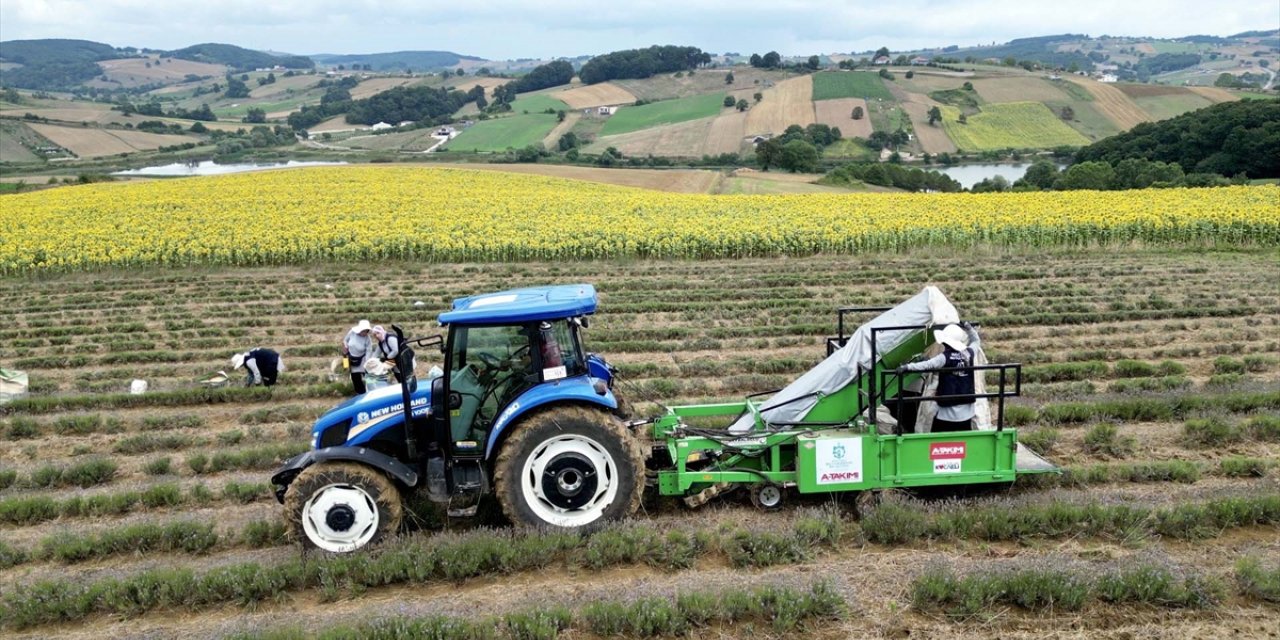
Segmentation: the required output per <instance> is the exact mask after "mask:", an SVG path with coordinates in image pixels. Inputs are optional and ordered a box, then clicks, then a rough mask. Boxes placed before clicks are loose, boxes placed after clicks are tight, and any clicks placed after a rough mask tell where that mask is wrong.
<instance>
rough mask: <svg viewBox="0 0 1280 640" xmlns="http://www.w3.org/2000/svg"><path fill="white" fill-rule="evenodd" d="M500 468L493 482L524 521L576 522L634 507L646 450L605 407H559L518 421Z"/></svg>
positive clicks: (516, 518) (620, 514) (510, 512)
mask: <svg viewBox="0 0 1280 640" xmlns="http://www.w3.org/2000/svg"><path fill="white" fill-rule="evenodd" d="M515 429H516V430H515V431H514V432H513V433H512V434H511V437H510V438H508V439H507V440H506V442H505V443H504V444H503V446H502V452H501V453H500V454H499V455H498V460H497V464H496V465H495V467H494V489H495V491H496V492H497V495H498V501H499V502H500V503H501V504H502V510H503V512H504V513H505V514H506V516H507V518H508V519H510V520H511V521H512V522H513V523H515V524H517V525H525V526H533V527H548V526H552V527H563V528H570V529H576V528H581V527H586V526H588V525H592V524H594V523H597V522H602V521H606V520H616V519H620V518H625V517H627V516H630V515H631V514H633V513H635V511H636V509H637V508H638V507H639V506H640V498H641V497H642V494H643V493H644V482H645V476H644V473H645V470H644V450H643V448H642V447H641V446H640V442H639V441H638V440H637V439H636V438H635V437H633V436H632V435H631V434H630V433H628V432H627V429H626V427H625V426H623V424H622V421H621V420H619V419H618V418H617V417H616V416H614V415H612V414H611V413H608V412H606V411H601V410H596V409H589V408H586V407H574V406H567V407H559V408H555V409H551V410H548V411H544V412H541V413H538V414H535V415H533V416H531V417H529V418H528V419H526V420H525V421H524V422H523V423H521V424H519V425H517V426H516V427H515Z"/></svg>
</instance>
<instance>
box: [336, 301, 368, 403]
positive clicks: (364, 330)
mask: <svg viewBox="0 0 1280 640" xmlns="http://www.w3.org/2000/svg"><path fill="white" fill-rule="evenodd" d="M371 329H373V327H371V326H369V321H368V320H361V321H359V322H357V323H356V326H354V327H351V330H350V331H348V332H347V336H346V337H345V338H343V339H342V355H344V356H346V357H347V362H348V363H349V365H350V367H351V388H352V389H354V390H355V392H356V395H361V394H363V393H364V392H365V386H364V359H365V358H367V357H368V356H369V352H370V351H371V350H372V349H373V341H372V340H371V339H370V338H369V331H370V330H371Z"/></svg>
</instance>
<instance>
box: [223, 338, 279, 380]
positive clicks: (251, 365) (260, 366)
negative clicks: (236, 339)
mask: <svg viewBox="0 0 1280 640" xmlns="http://www.w3.org/2000/svg"><path fill="white" fill-rule="evenodd" d="M240 367H244V368H245V369H247V370H248V372H249V376H248V378H247V379H246V380H245V382H244V386H246V387H252V386H253V385H255V384H260V385H262V386H264V387H271V386H275V384H276V377H277V376H279V375H280V372H281V371H284V358H281V357H280V354H278V353H276V352H275V351H273V350H271V349H264V348H262V347H258V348H256V349H250V350H248V351H246V352H244V353H237V354H235V355H234V356H231V368H232V369H239V368H240Z"/></svg>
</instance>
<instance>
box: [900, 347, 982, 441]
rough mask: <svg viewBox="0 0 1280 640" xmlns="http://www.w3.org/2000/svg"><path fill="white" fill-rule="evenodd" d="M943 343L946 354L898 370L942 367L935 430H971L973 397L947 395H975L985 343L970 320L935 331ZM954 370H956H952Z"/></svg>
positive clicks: (939, 378) (904, 371) (943, 352)
mask: <svg viewBox="0 0 1280 640" xmlns="http://www.w3.org/2000/svg"><path fill="white" fill-rule="evenodd" d="M933 338H934V340H936V341H937V342H938V344H941V345H942V353H939V354H938V355H936V356H934V357H932V358H929V359H928V360H922V361H920V362H912V363H909V364H906V365H904V366H901V367H898V373H899V374H902V373H906V372H908V371H925V370H930V369H941V370H942V371H940V372H939V373H938V391H937V393H936V395H937V397H939V398H942V399H941V400H937V404H938V414H937V415H936V416H934V418H933V429H932V430H933V431H934V432H940V431H968V430H970V429H972V428H973V414H974V409H973V402H974V399H973V398H947V397H946V396H972V395H973V393H974V392H973V389H974V385H973V378H974V376H973V371H972V370H970V369H969V367H972V366H973V357H974V354H975V353H977V349H978V348H979V347H980V346H981V345H982V339H981V338H980V337H978V332H977V331H976V330H975V329H974V328H973V326H972V325H970V324H969V323H968V322H962V323H960V324H949V325H947V326H946V327H943V328H942V329H938V330H935V331H934V332H933ZM952 369H954V370H953V371H952Z"/></svg>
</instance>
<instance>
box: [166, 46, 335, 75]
mask: <svg viewBox="0 0 1280 640" xmlns="http://www.w3.org/2000/svg"><path fill="white" fill-rule="evenodd" d="M165 55H166V56H168V57H173V58H180V59H182V60H191V61H194V62H205V63H209V64H225V65H227V66H228V67H231V68H232V69H233V70H236V71H250V70H253V69H264V68H271V67H276V66H279V67H284V68H286V69H313V68H315V66H316V63H315V62H314V61H312V60H311V58H308V57H306V56H277V55H272V54H270V53H264V52H262V51H254V50H252V49H245V48H244V47H237V46H235V45H232V44H219V43H214V42H206V43H204V44H195V45H191V46H189V47H184V48H182V49H175V50H173V51H168V52H166V53H165Z"/></svg>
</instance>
